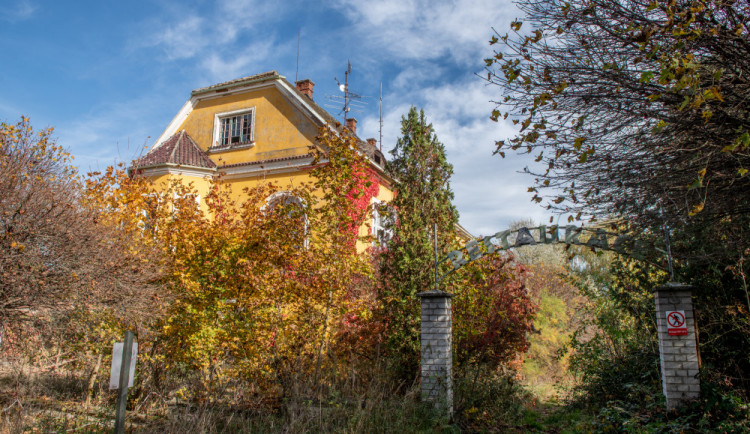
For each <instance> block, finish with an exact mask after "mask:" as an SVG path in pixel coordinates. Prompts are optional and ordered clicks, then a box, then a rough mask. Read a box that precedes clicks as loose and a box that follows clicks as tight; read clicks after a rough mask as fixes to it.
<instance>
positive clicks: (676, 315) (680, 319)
mask: <svg viewBox="0 0 750 434" xmlns="http://www.w3.org/2000/svg"><path fill="white" fill-rule="evenodd" d="M667 324H669V326H670V327H682V326H684V325H685V316H684V315H683V314H682V313H681V312H672V313H670V314H669V315H668V316H667Z"/></svg>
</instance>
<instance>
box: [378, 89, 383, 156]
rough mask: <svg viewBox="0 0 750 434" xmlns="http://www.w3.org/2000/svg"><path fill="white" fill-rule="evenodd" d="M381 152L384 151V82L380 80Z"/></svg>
mask: <svg viewBox="0 0 750 434" xmlns="http://www.w3.org/2000/svg"><path fill="white" fill-rule="evenodd" d="M378 143H380V152H383V82H382V81H381V82H380V141H379V142H378Z"/></svg>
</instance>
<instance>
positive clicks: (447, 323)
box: [417, 290, 453, 415]
mask: <svg viewBox="0 0 750 434" xmlns="http://www.w3.org/2000/svg"><path fill="white" fill-rule="evenodd" d="M417 296H418V297H420V298H421V299H422V330H421V342H422V354H421V371H422V372H421V380H422V381H421V385H422V400H424V401H433V402H434V403H435V406H436V407H440V408H444V409H445V410H446V412H447V414H448V415H450V414H452V413H453V352H452V348H451V346H452V343H453V338H452V335H453V319H452V315H451V294H449V293H447V292H442V291H435V290H432V291H426V292H420V293H419V294H417Z"/></svg>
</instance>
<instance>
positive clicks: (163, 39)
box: [149, 16, 211, 59]
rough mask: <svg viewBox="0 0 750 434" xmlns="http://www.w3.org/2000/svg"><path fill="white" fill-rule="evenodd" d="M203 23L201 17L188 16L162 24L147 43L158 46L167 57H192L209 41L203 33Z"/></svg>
mask: <svg viewBox="0 0 750 434" xmlns="http://www.w3.org/2000/svg"><path fill="white" fill-rule="evenodd" d="M204 23H205V20H204V19H203V18H200V17H197V16H188V17H187V18H184V19H181V20H180V21H178V22H176V23H172V24H168V25H166V26H164V28H163V29H160V30H159V31H158V32H157V33H156V34H155V35H153V36H152V37H151V38H149V45H152V46H160V47H161V48H162V49H163V50H164V53H165V54H166V55H167V58H168V59H183V58H190V57H193V56H195V55H196V54H197V53H199V52H201V51H202V50H203V48H205V47H206V46H207V45H208V44H210V42H211V41H210V40H209V38H208V37H207V36H206V35H205V34H204V33H203V27H204Z"/></svg>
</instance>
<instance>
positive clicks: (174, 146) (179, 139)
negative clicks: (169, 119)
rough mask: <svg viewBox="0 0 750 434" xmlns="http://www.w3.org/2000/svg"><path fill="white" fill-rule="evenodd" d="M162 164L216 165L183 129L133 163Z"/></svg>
mask: <svg viewBox="0 0 750 434" xmlns="http://www.w3.org/2000/svg"><path fill="white" fill-rule="evenodd" d="M163 164H177V165H180V166H192V167H203V168H206V169H213V168H215V167H216V163H214V162H213V161H211V159H210V158H208V155H206V153H205V152H203V151H202V150H201V148H200V147H199V146H198V145H197V144H196V143H195V141H194V140H193V139H192V138H191V137H190V135H189V134H188V133H186V132H185V130H182V131H180V132H178V133H176V134H175V135H173V136H172V137H170V138H169V139H167V140H165V141H164V143H162V144H161V145H160V146H159V147H156V148H153V149H151V150H150V151H149V152H148V154H146V155H144V156H143V157H141V158H139V159H137V160H136V161H135V163H133V165H134V166H135V167H148V166H160V165H163Z"/></svg>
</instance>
